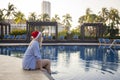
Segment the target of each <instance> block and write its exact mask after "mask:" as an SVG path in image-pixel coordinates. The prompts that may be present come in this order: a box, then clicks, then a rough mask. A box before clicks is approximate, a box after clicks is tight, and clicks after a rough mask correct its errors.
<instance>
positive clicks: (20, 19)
mask: <svg viewBox="0 0 120 80" xmlns="http://www.w3.org/2000/svg"><path fill="white" fill-rule="evenodd" d="M14 21H15V22H16V24H18V23H20V24H21V23H25V22H26V19H25V16H24V14H23V13H22V12H20V11H18V12H16V14H15V17H14Z"/></svg>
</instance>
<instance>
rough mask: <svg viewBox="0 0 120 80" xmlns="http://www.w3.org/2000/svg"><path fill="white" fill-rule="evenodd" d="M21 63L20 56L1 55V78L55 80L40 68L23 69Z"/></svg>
mask: <svg viewBox="0 0 120 80" xmlns="http://www.w3.org/2000/svg"><path fill="white" fill-rule="evenodd" d="M21 63H22V59H20V58H16V57H10V56H4V55H0V80H53V78H52V77H51V76H50V75H48V74H47V73H45V72H42V71H40V70H34V71H26V70H23V69H22V64H21Z"/></svg>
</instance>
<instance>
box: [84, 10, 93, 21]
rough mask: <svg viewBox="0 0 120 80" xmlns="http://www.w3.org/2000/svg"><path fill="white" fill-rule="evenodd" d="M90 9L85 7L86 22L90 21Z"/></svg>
mask: <svg viewBox="0 0 120 80" xmlns="http://www.w3.org/2000/svg"><path fill="white" fill-rule="evenodd" d="M91 12H92V11H91V10H90V8H87V9H86V16H85V20H86V22H89V21H90V14H91Z"/></svg>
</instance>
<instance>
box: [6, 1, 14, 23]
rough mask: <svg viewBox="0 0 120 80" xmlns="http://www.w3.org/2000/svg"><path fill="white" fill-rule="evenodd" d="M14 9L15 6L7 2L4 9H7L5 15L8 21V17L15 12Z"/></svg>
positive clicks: (10, 17)
mask: <svg viewBox="0 0 120 80" xmlns="http://www.w3.org/2000/svg"><path fill="white" fill-rule="evenodd" d="M15 9H16V7H14V5H13V4H10V3H8V9H5V11H7V13H6V17H7V19H8V22H9V20H10V19H12V16H13V15H14V14H15Z"/></svg>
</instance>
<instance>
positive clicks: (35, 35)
mask: <svg viewBox="0 0 120 80" xmlns="http://www.w3.org/2000/svg"><path fill="white" fill-rule="evenodd" d="M40 35H42V34H41V32H39V31H33V32H32V33H31V36H32V38H34V39H37V38H38V37H39V36H40Z"/></svg>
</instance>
